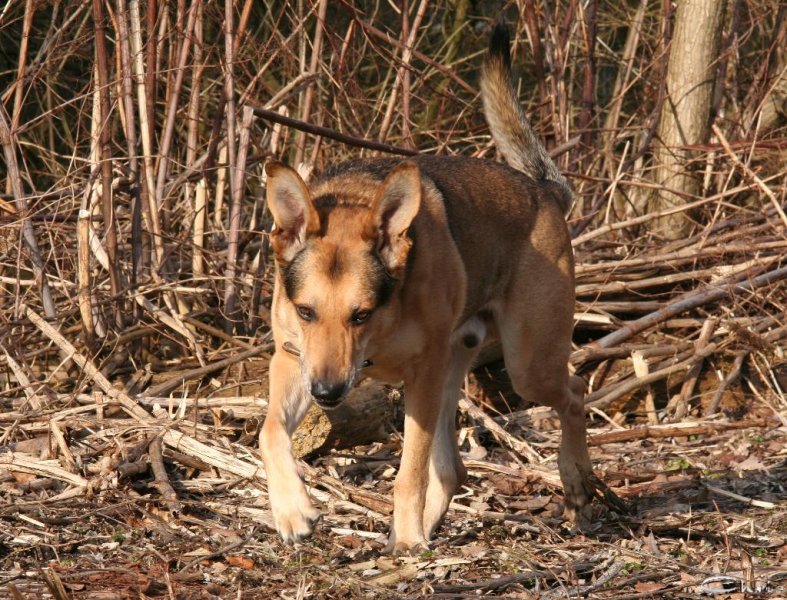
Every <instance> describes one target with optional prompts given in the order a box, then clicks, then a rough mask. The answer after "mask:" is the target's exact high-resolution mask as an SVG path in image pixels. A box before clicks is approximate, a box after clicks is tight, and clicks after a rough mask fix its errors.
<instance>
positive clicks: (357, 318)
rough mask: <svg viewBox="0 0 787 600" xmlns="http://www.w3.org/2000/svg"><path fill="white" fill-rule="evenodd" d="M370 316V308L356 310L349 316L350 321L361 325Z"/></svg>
mask: <svg viewBox="0 0 787 600" xmlns="http://www.w3.org/2000/svg"><path fill="white" fill-rule="evenodd" d="M371 316H372V311H370V310H366V309H363V310H356V311H355V312H354V313H353V314H352V316H351V317H350V323H352V324H353V325H361V324H362V323H365V322H366V321H367V320H369V317H371Z"/></svg>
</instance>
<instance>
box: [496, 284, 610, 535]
mask: <svg viewBox="0 0 787 600" xmlns="http://www.w3.org/2000/svg"><path fill="white" fill-rule="evenodd" d="M554 275H557V274H556V273H555V274H552V276H549V277H547V278H546V281H542V282H541V285H540V286H538V288H537V289H536V290H533V288H527V287H526V286H523V287H522V288H520V290H519V293H518V294H517V296H516V298H512V299H511V300H510V301H509V303H508V306H506V308H505V310H504V312H503V314H501V315H499V316H497V317H496V318H498V319H499V321H498V329H499V330H500V338H501V342H502V345H503V355H504V358H505V364H506V369H507V371H508V373H509V376H510V378H511V383H512V385H513V386H514V389H515V390H516V392H517V394H519V395H520V396H522V397H523V398H525V399H527V400H532V401H534V402H536V403H538V404H543V405H546V406H549V407H551V408H553V409H554V410H555V411H556V412H557V414H558V417H559V418H560V425H561V430H562V431H561V442H560V454H559V456H558V469H559V471H560V479H561V481H562V482H563V491H564V493H565V498H566V510H565V514H566V518H567V519H568V520H569V521H572V522H573V523H574V525H576V526H577V527H579V528H583V527H586V526H587V525H588V524H589V519H590V516H591V508H590V502H591V500H592V498H593V494H594V485H593V483H592V481H593V469H592V466H591V463H590V456H589V454H588V446H587V429H586V426H585V406H584V383H583V381H582V380H581V379H580V378H578V377H574V376H570V375H569V372H568V357H569V353H570V350H571V328H572V317H573V307H574V297H573V290H572V289H571V287H570V285H571V282H570V278H566V277H561V276H554ZM542 276H544V275H543V274H542Z"/></svg>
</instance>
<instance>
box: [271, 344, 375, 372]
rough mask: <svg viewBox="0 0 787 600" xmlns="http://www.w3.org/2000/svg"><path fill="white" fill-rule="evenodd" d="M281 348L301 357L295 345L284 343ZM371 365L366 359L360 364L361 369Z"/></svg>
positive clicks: (369, 360) (370, 361)
mask: <svg viewBox="0 0 787 600" xmlns="http://www.w3.org/2000/svg"><path fill="white" fill-rule="evenodd" d="M281 348H282V350H284V351H285V352H287V353H289V354H292V355H293V356H298V357H300V355H301V351H300V350H298V348H296V347H295V344H293V343H292V342H284V343H283V344H282V345H281ZM373 364H374V363H373V362H372V360H371V359H370V358H367V359H366V360H364V361H363V363H362V364H361V368H362V369H365V368H366V367H371V366H372V365H373Z"/></svg>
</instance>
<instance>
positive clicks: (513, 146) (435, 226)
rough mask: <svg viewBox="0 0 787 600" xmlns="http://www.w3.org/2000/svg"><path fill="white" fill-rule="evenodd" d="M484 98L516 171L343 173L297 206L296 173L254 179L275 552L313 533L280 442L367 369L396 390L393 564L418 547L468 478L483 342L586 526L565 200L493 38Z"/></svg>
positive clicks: (375, 168) (502, 48)
mask: <svg viewBox="0 0 787 600" xmlns="http://www.w3.org/2000/svg"><path fill="white" fill-rule="evenodd" d="M481 89H482V97H483V100H484V107H485V114H486V116H487V121H488V122H489V124H490V129H491V130H492V134H493V137H494V139H495V141H496V143H497V144H498V146H499V148H500V149H501V151H502V152H503V155H504V156H505V157H506V159H507V161H508V162H509V163H510V164H511V165H512V166H514V167H516V169H514V168H511V167H509V166H506V165H502V164H498V163H494V162H489V161H484V160H478V159H469V158H461V157H438V156H420V157H417V158H415V159H412V160H407V161H402V160H399V159H383V160H367V161H355V162H350V163H345V164H343V165H340V166H338V167H335V168H333V169H330V170H329V171H328V172H327V173H326V174H325V175H324V176H323V177H322V178H320V179H319V180H318V181H316V182H315V183H314V184H312V186H311V188H310V189H309V188H307V186H306V185H305V184H304V182H303V181H302V180H301V178H300V177H299V176H298V175H297V174H296V173H295V171H293V170H292V169H290V168H288V167H285V166H284V165H282V164H280V163H270V164H269V165H268V166H267V173H268V191H267V196H268V205H269V207H270V210H271V212H272V214H273V218H274V222H275V228H274V231H273V232H272V233H271V240H272V245H273V249H274V252H275V255H276V262H277V275H276V285H275V290H274V298H273V309H272V320H273V335H274V339H275V342H276V353H275V354H274V356H273V358H272V360H271V365H270V406H269V409H268V415H267V418H266V420H265V424H264V426H263V430H262V433H261V435H260V448H261V451H262V454H263V458H264V461H265V465H266V469H267V473H268V489H269V493H270V502H271V508H272V510H273V516H274V520H275V522H276V527H277V529H278V531H279V533H280V534H281V536H282V537H283V538H284V540H286V541H295V540H298V539H300V538H302V537H303V536H305V535H308V534H309V533H310V532H311V530H312V527H313V524H314V521H315V520H316V519H317V518H318V516H319V512H318V511H317V510H316V509H315V508H314V507H313V506H312V504H311V502H310V500H309V498H308V495H307V493H306V490H305V488H304V485H303V483H302V481H301V479H300V477H299V475H298V469H297V466H296V463H295V460H294V458H293V456H292V451H291V445H290V436H291V435H292V433H293V431H294V430H295V428H296V427H297V425H298V423H299V422H300V420H301V419H302V417H303V415H304V413H305V411H306V409H307V408H308V406H309V404H310V403H311V402H312V400H313V399H314V398H315V397H316V399H317V401H318V404H320V405H322V406H324V407H325V408H330V407H331V406H334V405H335V404H336V403H338V402H339V401H340V399H341V397H342V396H343V395H344V393H345V392H346V391H347V390H348V389H349V388H350V387H351V386H352V385H353V384H354V383H355V382H356V381H357V379H358V378H359V376H360V373H361V370H362V369H363V375H364V376H366V375H368V376H371V377H375V378H379V379H382V380H384V381H389V382H399V381H404V388H405V415H406V416H405V426H404V449H403V452H402V460H401V467H400V470H399V474H398V476H397V478H396V482H395V485H394V517H393V523H392V526H391V533H390V538H389V549H391V550H393V551H395V552H398V551H403V550H413V549H418V548H421V547H425V545H426V543H427V540H428V539H429V537H430V536H431V535H432V533H433V532H434V530H435V528H436V527H437V526H438V524H439V522H440V520H441V519H442V517H443V515H444V514H445V511H446V510H447V508H448V505H449V502H450V501H451V498H452V496H453V494H454V493H455V492H456V490H457V488H458V486H460V485H461V484H462V483H463V481H464V478H465V469H464V466H463V465H462V460H461V458H460V456H459V450H458V446H457V441H456V432H455V424H454V420H455V415H456V406H457V402H458V399H459V397H460V388H461V385H462V382H463V379H464V377H465V375H466V373H467V370H468V369H469V368H470V366H471V365H472V363H473V360H474V359H475V357H476V355H477V353H478V350H479V349H480V347H481V345H482V343H483V342H484V341H485V340H487V341H488V340H489V339H491V338H492V337H497V338H498V339H499V340H500V342H501V344H502V348H503V353H504V357H505V362H506V367H507V370H508V373H509V375H510V377H511V380H512V383H513V386H514V388H515V390H516V391H517V393H519V394H520V395H522V396H524V397H526V398H529V399H532V400H534V401H536V402H539V403H542V404H545V405H547V406H551V407H553V408H554V409H555V410H556V411H557V414H558V415H559V417H560V420H561V425H562V428H563V441H562V444H561V449H560V458H559V469H560V476H561V479H562V481H563V485H564V489H565V495H566V507H567V513H568V516H569V518H571V519H576V520H579V521H581V520H583V518H585V517H586V516H587V512H588V504H589V502H590V499H591V495H592V487H591V485H590V483H589V481H590V480H591V474H592V471H591V465H590V459H589V457H588V451H587V445H586V440H585V438H586V434H585V421H584V407H583V396H582V394H583V388H584V386H583V384H582V382H581V380H579V379H577V378H574V377H570V376H569V373H568V370H567V362H568V356H569V351H570V340H571V330H572V317H573V309H574V281H573V271H574V265H573V256H572V251H571V244H570V239H569V236H568V232H567V229H566V224H565V220H564V216H563V215H564V212H565V210H566V209H567V206H568V204H569V202H570V198H571V194H570V191H569V188H568V185H567V184H566V182H565V180H564V179H563V177H562V175H561V174H560V173H559V172H558V170H557V168H556V167H555V165H554V164H553V163H552V161H551V159H550V158H549V156H548V155H547V153H546V151H545V150H544V148H543V146H541V144H540V143H539V142H538V140H537V139H536V137H535V136H534V134H533V132H532V131H531V129H530V126H529V125H528V123H527V121H526V119H525V117H524V115H523V113H522V111H521V109H520V108H519V106H518V104H517V103H516V96H515V94H514V91H513V88H512V87H511V83H510V72H509V66H508V39H507V34H506V33H505V31H504V30H502V29H500V28H498V29H497V30H496V32H495V34H494V35H493V41H492V45H491V47H490V53H489V55H488V58H487V60H486V63H485V65H484V71H483V74H482V83H481ZM285 344H286V345H288V346H289V349H290V350H291V351H290V352H288V351H286V350H285ZM292 348H297V350H298V354H299V357H297V356H295V355H294V354H295V353H293V352H292ZM367 361H371V363H372V364H371V366H368V367H367V368H365V369H364V365H365V364H366V362H367Z"/></svg>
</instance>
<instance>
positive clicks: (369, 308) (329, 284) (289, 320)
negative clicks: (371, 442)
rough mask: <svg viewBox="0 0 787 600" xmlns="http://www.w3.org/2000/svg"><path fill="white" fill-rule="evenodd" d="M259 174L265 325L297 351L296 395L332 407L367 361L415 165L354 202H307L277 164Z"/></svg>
mask: <svg viewBox="0 0 787 600" xmlns="http://www.w3.org/2000/svg"><path fill="white" fill-rule="evenodd" d="M266 173H267V174H268V184H267V200H268V207H269V208H270V211H271V213H272V215H273V221H274V225H275V226H274V229H273V231H272V232H271V245H272V247H273V251H274V254H275V257H276V263H277V266H278V275H277V283H276V285H277V286H279V289H278V290H277V297H278V298H279V300H280V302H279V303H278V307H276V308H278V309H279V310H278V313H275V314H274V319H278V320H279V321H280V323H279V325H283V329H284V330H286V332H287V335H289V336H291V337H292V338H293V339H292V342H293V343H295V344H296V345H298V346H299V349H300V363H301V371H302V376H303V379H304V383H305V385H306V389H307V390H309V391H310V392H311V394H312V396H314V398H315V400H316V401H317V403H318V404H319V405H320V406H321V407H323V408H333V407H335V406H338V404H339V403H340V402H341V400H342V398H343V397H344V396H345V394H346V393H347V392H348V391H349V390H350V388H351V387H352V385H353V384H354V383H355V381H356V379H357V376H358V372H359V370H360V369H361V368H362V366H363V364H364V361H365V360H366V359H367V358H369V357H367V356H366V355H365V354H366V347H367V344H368V341H369V339H370V337H371V335H373V333H374V331H375V327H376V326H380V324H381V323H382V322H384V321H385V313H386V311H388V310H389V309H390V303H389V300H390V299H391V296H392V294H393V292H394V290H395V288H396V285H397V280H398V279H400V278H401V276H402V274H403V272H404V270H405V268H406V265H407V258H408V254H409V252H410V247H411V244H412V241H411V239H410V237H409V236H408V228H409V227H410V225H411V223H412V221H413V219H414V218H415V216H416V214H417V213H418V209H419V207H420V203H421V181H420V176H419V172H418V167H417V166H416V165H415V164H413V163H407V162H405V163H402V164H400V165H399V166H397V167H395V168H394V169H393V170H392V171H391V172H390V173H389V174H388V176H387V177H386V178H385V180H384V181H381V182H377V181H374V182H372V183H371V184H369V183H368V182H367V187H366V189H364V190H363V193H362V194H361V195H362V196H363V198H362V199H361V201H359V202H352V201H350V202H344V201H339V200H337V198H336V196H334V195H331V194H328V195H325V196H323V197H318V198H312V195H311V193H310V192H309V189H308V188H307V187H306V184H305V183H304V182H303V180H302V179H301V178H300V176H299V175H298V174H297V173H296V172H295V171H294V170H292V169H291V168H289V167H287V166H285V165H283V164H281V163H276V162H274V163H268V165H266ZM370 181H371V180H370ZM369 186H371V187H372V188H374V189H369ZM341 193H342V191H341V190H337V195H340V194H341ZM281 321H284V323H283V324H282V323H281Z"/></svg>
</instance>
